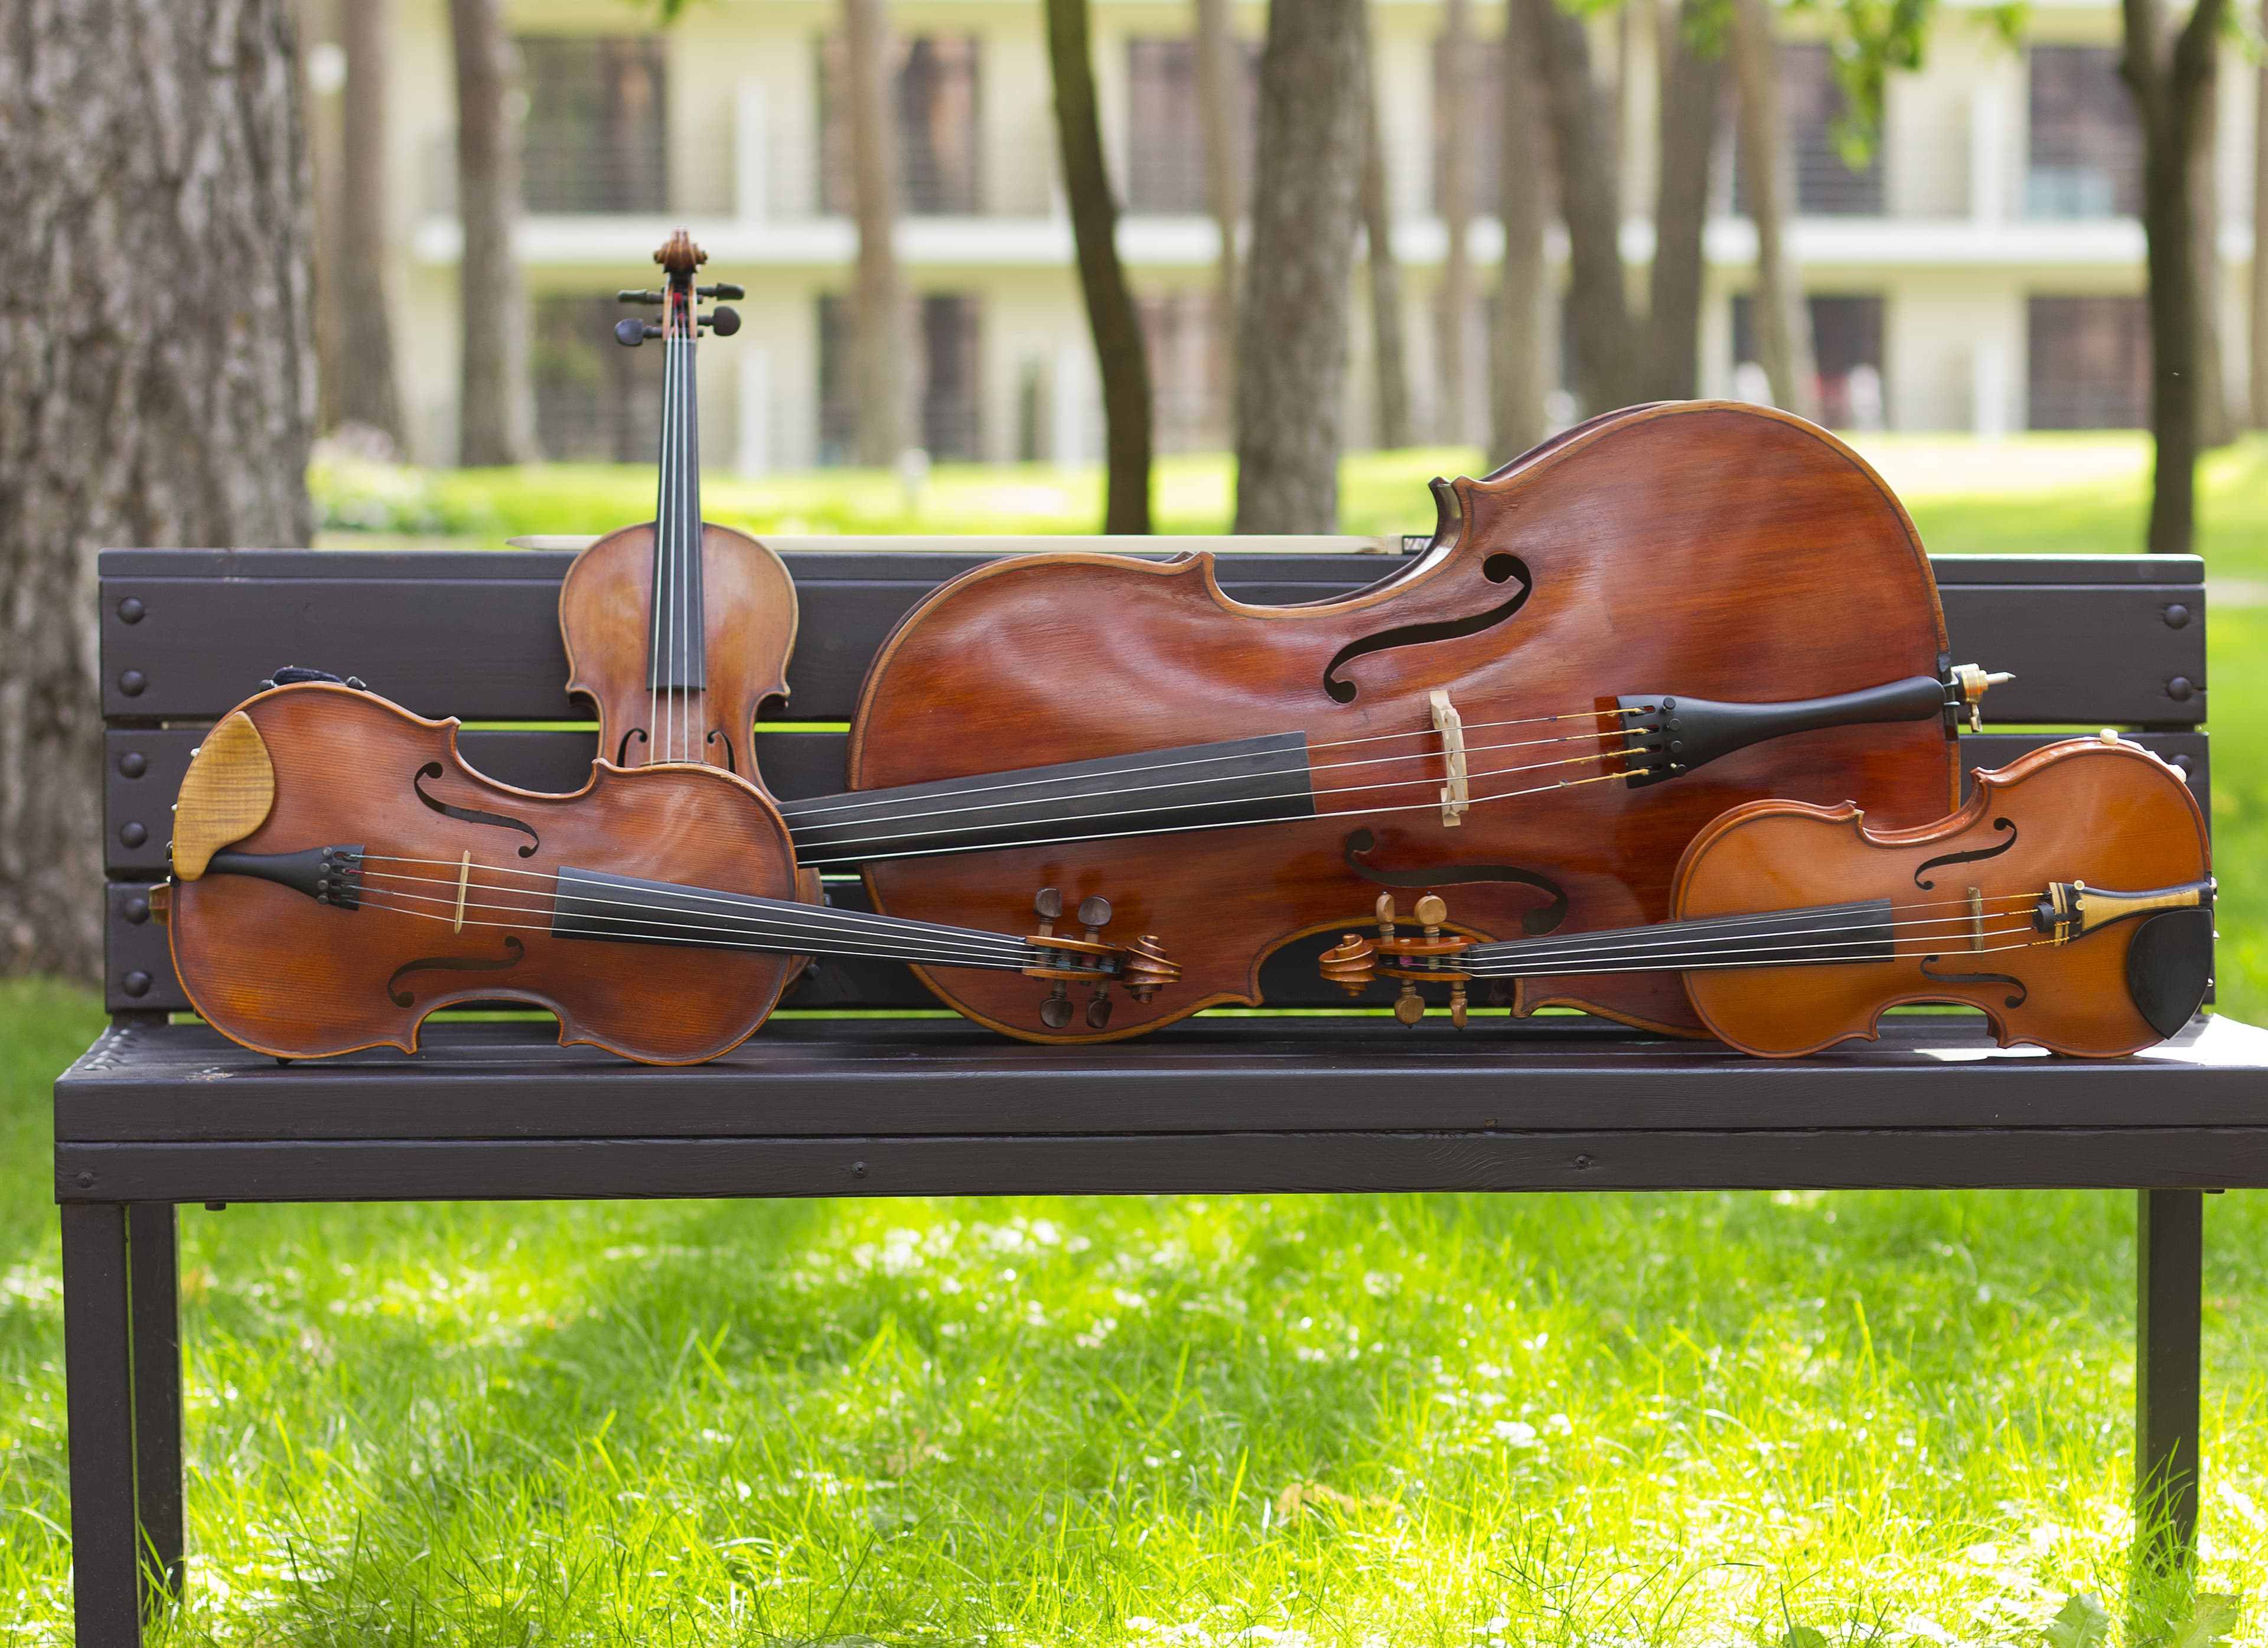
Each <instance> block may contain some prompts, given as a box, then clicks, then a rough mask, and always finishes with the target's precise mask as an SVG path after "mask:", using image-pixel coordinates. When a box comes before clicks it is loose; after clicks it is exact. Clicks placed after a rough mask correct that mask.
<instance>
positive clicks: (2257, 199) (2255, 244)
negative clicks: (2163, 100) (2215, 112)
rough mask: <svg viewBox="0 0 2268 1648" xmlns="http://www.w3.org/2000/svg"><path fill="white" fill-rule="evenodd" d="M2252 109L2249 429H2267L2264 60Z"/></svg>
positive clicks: (2267, 82)
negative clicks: (2250, 424)
mask: <svg viewBox="0 0 2268 1648" xmlns="http://www.w3.org/2000/svg"><path fill="white" fill-rule="evenodd" d="M2252 108H2253V114H2252V328H2251V330H2252V340H2251V341H2252V351H2251V352H2252V382H2251V391H2252V427H2253V428H2254V429H2257V430H2268V59H2264V60H2263V61H2262V63H2261V64H2260V75H2259V81H2258V91H2257V93H2256V95H2255V97H2254V99H2253V104H2252Z"/></svg>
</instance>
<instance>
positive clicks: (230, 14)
mask: <svg viewBox="0 0 2268 1648" xmlns="http://www.w3.org/2000/svg"><path fill="white" fill-rule="evenodd" d="M297 53H298V44H297V30H296V28H295V26H294V19H293V15H292V8H291V5H290V4H289V0H56V3H55V4H48V5H44V6H40V7H38V8H27V7H18V8H15V9H14V10H13V11H12V12H11V18H10V24H9V28H8V38H7V49H6V50H5V51H4V52H0V129H5V130H6V132H7V134H8V136H7V141H6V142H5V143H0V212H4V213H5V217H6V221H7V223H8V224H9V233H8V234H7V235H6V236H5V237H4V239H0V316H4V326H5V333H4V338H0V587H4V588H5V590H6V591H7V595H8V599H7V600H6V602H5V603H4V605H0V967H5V968H7V969H8V970H10V971H21V970H24V969H27V968H32V969H40V970H43V971H52V972H57V973H63V974H67V975H71V976H74V977H77V978H82V979H90V980H91V979H93V978H95V977H97V976H98V975H99V972H100V968H101V960H102V922H101V912H102V864H101V853H100V847H99V843H100V841H101V836H102V805H101V784H100V775H101V771H102V766H101V734H102V722H101V710H100V707H99V702H100V701H99V681H98V680H97V669H98V653H97V644H96V643H97V635H98V627H99V620H98V614H97V613H96V611H95V552H96V551H97V549H99V548H101V547H103V546H105V545H110V544H138V545H149V546H180V545H198V546H207V545H209V546H213V547H221V546H225V545H231V544H304V543H306V542H307V541H309V539H310V537H311V535H312V533H313V526H314V522H313V513H312V511H311V510H310V509H309V507H308V502H307V490H306V476H305V471H306V461H307V449H308V445H309V443H310V441H311V439H312V438H313V423H314V409H315V372H314V366H315V362H314V349H313V329H312V325H313V323H312V316H311V308H312V300H311V291H310V284H311V278H312V276H311V266H310V254H311V245H310V243H311V239H312V232H313V225H312V223H311V222H310V213H309V210H308V197H309V189H310V187H311V180H310V178H309V174H308V166H307V153H306V141H305V133H304V129H303V126H302V111H301V86H300V78H299V73H298V65H297V62H296V58H297ZM245 685H246V687H247V689H248V688H251V687H252V685H253V683H252V682H249V681H247V682H246V683H245Z"/></svg>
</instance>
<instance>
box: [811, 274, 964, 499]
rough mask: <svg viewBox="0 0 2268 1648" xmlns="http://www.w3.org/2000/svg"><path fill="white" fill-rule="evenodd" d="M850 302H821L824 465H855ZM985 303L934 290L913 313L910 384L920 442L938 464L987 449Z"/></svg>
mask: <svg viewBox="0 0 2268 1648" xmlns="http://www.w3.org/2000/svg"><path fill="white" fill-rule="evenodd" d="M982 314H983V302H982V300H981V299H979V298H976V297H973V296H970V295H968V294H966V293H961V292H930V293H925V294H924V295H923V296H921V297H919V298H915V299H913V300H912V302H911V303H910V305H909V307H908V310H907V341H908V342H909V343H910V344H911V345H912V346H913V348H912V359H913V367H914V372H915V377H914V380H913V381H912V382H911V383H909V384H907V385H904V386H903V388H904V389H905V392H906V394H907V398H908V401H909V404H910V405H911V406H912V407H913V408H914V411H915V417H914V430H913V438H914V439H915V440H916V441H917V443H918V444H919V445H921V446H922V447H923V448H924V450H925V451H926V452H928V453H929V455H930V456H931V457H932V458H937V459H952V458H976V457H978V456H980V455H981V454H982V452H983V444H984V443H983V382H982V379H983V353H982V349H981V347H980V346H981V343H982V330H981V316H982ZM819 461H820V462H821V463H822V464H848V463H856V462H857V461H858V401H857V399H856V395H855V392H854V390H853V388H852V386H851V304H850V300H849V299H848V298H843V297H842V296H841V295H839V294H837V293H834V292H828V293H824V294H822V295H821V298H820V299H819Z"/></svg>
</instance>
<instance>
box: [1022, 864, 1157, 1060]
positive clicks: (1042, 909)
mask: <svg viewBox="0 0 2268 1648" xmlns="http://www.w3.org/2000/svg"><path fill="white" fill-rule="evenodd" d="M1032 913H1033V914H1034V915H1035V916H1038V917H1039V923H1038V931H1035V933H1034V934H1033V935H1032V937H1031V938H1029V939H1028V940H1027V943H1029V944H1030V945H1031V946H1032V948H1033V950H1034V951H1035V953H1036V956H1037V960H1036V962H1035V965H1033V966H1031V967H1026V968H1024V969H1023V971H1024V975H1025V976H1026V977H1027V978H1038V979H1049V980H1051V981H1053V988H1052V989H1051V990H1049V992H1048V994H1047V996H1046V997H1044V998H1043V999H1042V1001H1041V1003H1040V1022H1041V1023H1042V1024H1043V1025H1045V1026H1047V1027H1048V1028H1049V1029H1050V1030H1067V1029H1069V1028H1070V1027H1071V1018H1072V1015H1073V1012H1074V1011H1075V1010H1074V1008H1073V1006H1072V1004H1071V986H1072V985H1073V984H1077V983H1085V984H1090V985H1092V986H1093V990H1094V993H1093V995H1092V996H1090V997H1088V999H1087V1004H1086V1027H1087V1028H1088V1029H1090V1030H1101V1029H1104V1028H1106V1027H1107V1026H1108V1025H1109V1023H1110V981H1111V980H1112V979H1113V978H1114V977H1115V978H1116V979H1117V980H1118V981H1119V982H1121V983H1123V985H1125V987H1126V993H1127V994H1128V995H1129V996H1131V997H1133V998H1134V999H1135V1000H1136V1001H1138V1002H1148V1001H1149V1000H1150V999H1151V998H1152V997H1155V996H1156V995H1157V993H1158V992H1159V991H1160V990H1163V989H1164V988H1165V987H1166V986H1167V985H1168V984H1171V983H1173V982H1175V980H1177V979H1179V978H1180V977H1181V975H1182V969H1181V967H1180V965H1179V964H1178V963H1176V962H1174V961H1171V960H1167V956H1166V952H1165V947H1164V946H1163V945H1160V943H1159V942H1158V937H1157V935H1156V934H1155V933H1144V934H1143V935H1142V936H1141V937H1140V938H1135V939H1133V940H1131V941H1130V942H1128V943H1126V944H1123V945H1117V944H1106V943H1105V942H1103V938H1102V930H1103V929H1104V928H1105V927H1107V926H1108V925H1109V924H1110V916H1111V909H1110V901H1109V900H1108V899H1107V898H1103V897H1101V895H1100V894H1097V895H1095V896H1093V897H1090V898H1085V899H1081V900H1080V901H1079V909H1077V910H1076V911H1075V912H1073V916H1074V919H1075V920H1076V921H1077V922H1078V923H1079V927H1080V928H1081V930H1082V936H1081V937H1079V938H1071V937H1070V936H1069V935H1068V934H1064V933H1058V932H1057V931H1056V923H1057V922H1059V921H1061V920H1062V919H1063V913H1064V901H1063V894H1062V893H1061V892H1060V891H1059V890H1058V889H1057V888H1055V887H1042V888H1041V889H1040V890H1039V893H1038V894H1037V895H1036V896H1035V898H1034V899H1033V900H1032Z"/></svg>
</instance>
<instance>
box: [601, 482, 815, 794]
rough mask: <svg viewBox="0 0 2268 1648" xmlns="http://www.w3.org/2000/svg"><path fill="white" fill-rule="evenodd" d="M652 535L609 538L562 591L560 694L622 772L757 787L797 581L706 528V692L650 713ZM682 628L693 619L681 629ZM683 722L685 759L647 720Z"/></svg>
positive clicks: (773, 558) (742, 542)
mask: <svg viewBox="0 0 2268 1648" xmlns="http://www.w3.org/2000/svg"><path fill="white" fill-rule="evenodd" d="M653 560H654V527H653V524H652V522H651V521H649V522H645V523H644V524H642V525H639V526H625V527H623V528H622V530H621V531H619V532H615V533H608V535H607V536H606V537H604V538H601V539H600V541H598V542H597V543H595V544H593V545H592V546H591V548H588V549H586V550H585V551H584V552H583V553H582V554H581V555H578V556H577V557H576V558H575V563H574V564H573V565H572V566H571V567H570V568H569V569H568V570H567V576H566V578H565V579H564V580H563V582H562V583H561V585H560V587H559V631H560V636H561V638H562V644H563V646H564V647H565V649H566V652H567V689H568V691H569V692H571V693H573V694H575V695H578V697H581V698H584V699H586V700H587V701H588V702H589V703H591V704H592V705H593V706H594V707H595V708H596V710H597V712H598V717H599V749H600V753H601V754H604V755H605V756H606V758H607V759H608V760H609V761H614V762H615V764H616V765H618V766H623V767H642V766H644V765H645V764H646V763H647V762H648V761H652V760H658V759H677V760H689V761H705V762H706V763H707V764H708V765H710V766H713V767H723V768H726V769H729V770H732V771H734V772H738V773H739V774H740V776H742V777H744V778H747V779H750V780H751V781H753V782H755V783H756V784H758V786H759V787H762V777H761V776H759V771H758V769H757V766H756V763H755V758H754V755H753V754H752V752H751V748H750V745H749V740H750V739H751V737H752V736H753V731H752V729H753V727H754V725H755V719H756V715H757V712H758V710H759V709H760V707H761V706H762V705H763V704H764V703H766V702H767V701H770V700H779V701H784V700H785V699H786V697H787V695H788V683H787V666H788V659H789V657H790V655H791V654H792V652H793V651H794V650H795V635H796V594H795V581H794V579H793V578H790V577H789V575H788V570H787V568H786V567H785V566H784V565H782V564H781V563H780V558H779V557H778V556H777V555H774V554H773V553H772V552H771V551H770V549H768V548H765V547H764V546H763V545H762V544H761V543H758V542H757V541H755V539H753V538H751V537H749V536H748V535H747V533H741V532H735V531H733V529H732V528H730V527H727V526H715V525H711V524H708V523H703V528H702V535H701V588H702V602H701V613H700V619H701V625H702V638H703V655H704V658H705V660H706V664H707V681H708V688H707V689H706V690H705V691H704V692H702V693H698V694H690V695H687V694H677V695H671V696H673V697H675V698H676V699H678V700H679V702H678V703H674V704H661V705H659V706H658V705H657V703H656V701H655V700H654V698H653V697H652V695H651V694H650V691H649V688H648V675H647V660H648V658H649V656H650V653H651V651H652V640H653V636H654V634H655V619H654V614H653V606H654V590H653ZM688 622H689V620H688ZM656 719H664V720H665V721H666V722H667V723H671V724H674V723H678V722H682V724H683V725H684V726H685V727H686V728H690V729H696V731H694V732H692V734H691V736H687V735H686V734H685V733H683V732H681V733H680V734H679V735H678V737H677V742H678V744H679V746H680V747H679V748H678V749H676V750H674V751H663V750H661V749H660V747H659V741H660V740H662V739H665V738H666V737H667V736H668V734H666V732H665V731H664V730H663V729H662V728H659V727H650V726H649V725H647V723H648V722H649V721H652V720H656Z"/></svg>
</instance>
